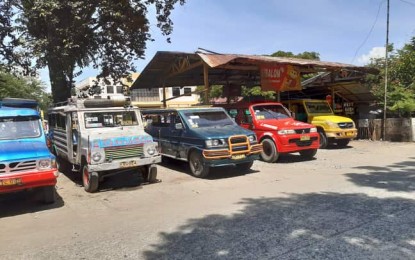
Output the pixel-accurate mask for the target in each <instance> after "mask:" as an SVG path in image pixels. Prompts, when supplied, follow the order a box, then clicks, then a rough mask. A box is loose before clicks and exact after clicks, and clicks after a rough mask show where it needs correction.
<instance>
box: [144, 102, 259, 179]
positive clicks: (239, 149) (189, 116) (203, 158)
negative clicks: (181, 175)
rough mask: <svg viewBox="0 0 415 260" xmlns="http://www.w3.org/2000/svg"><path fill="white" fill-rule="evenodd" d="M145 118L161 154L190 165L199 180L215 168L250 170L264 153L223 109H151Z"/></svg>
mask: <svg viewBox="0 0 415 260" xmlns="http://www.w3.org/2000/svg"><path fill="white" fill-rule="evenodd" d="M142 114H143V116H144V118H145V121H146V128H145V129H146V131H147V132H148V133H149V134H150V135H151V136H153V138H154V140H155V141H157V142H158V143H159V148H160V150H161V151H160V153H161V154H162V155H163V156H164V157H169V158H173V159H176V160H182V161H186V162H188V163H189V166H190V170H191V172H192V174H193V176H195V177H199V178H204V177H206V176H208V174H209V169H210V168H211V167H220V166H235V167H237V168H238V169H240V170H242V171H246V170H249V169H250V168H251V166H252V164H253V162H254V160H256V159H259V154H260V153H261V152H262V145H261V144H258V142H257V139H256V135H255V133H254V132H252V131H251V130H248V129H244V128H242V127H240V126H238V125H237V124H236V123H235V121H234V120H232V118H230V117H229V115H228V114H227V113H226V111H225V110H224V109H223V108H219V107H216V108H213V107H204V108H177V109H175V108H169V109H150V110H142Z"/></svg>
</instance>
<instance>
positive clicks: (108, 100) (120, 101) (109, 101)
mask: <svg viewBox="0 0 415 260" xmlns="http://www.w3.org/2000/svg"><path fill="white" fill-rule="evenodd" d="M62 106H75V107H77V108H100V107H129V106H131V99H130V97H129V96H124V95H107V96H106V97H105V96H94V97H93V98H78V97H75V96H74V97H71V98H68V100H67V101H63V102H58V103H55V104H53V105H52V107H62Z"/></svg>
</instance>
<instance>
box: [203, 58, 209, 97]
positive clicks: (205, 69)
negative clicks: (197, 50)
mask: <svg viewBox="0 0 415 260" xmlns="http://www.w3.org/2000/svg"><path fill="white" fill-rule="evenodd" d="M203 80H204V83H205V105H207V104H209V103H210V102H209V93H210V86H209V67H208V65H207V64H206V63H203Z"/></svg>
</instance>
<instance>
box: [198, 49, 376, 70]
mask: <svg viewBox="0 0 415 260" xmlns="http://www.w3.org/2000/svg"><path fill="white" fill-rule="evenodd" d="M197 54H198V55H199V56H200V57H201V58H202V59H203V61H204V62H206V63H207V64H208V65H209V66H210V67H211V68H215V67H219V66H221V65H225V64H228V63H230V62H237V63H245V64H261V63H278V64H288V65H294V66H300V67H302V66H303V67H304V66H306V67H315V68H325V69H348V70H358V71H371V70H372V69H370V68H367V67H362V66H356V65H352V64H346V63H339V62H327V61H318V60H307V59H298V58H286V57H272V56H262V55H239V54H206V53H197ZM373 72H374V71H373Z"/></svg>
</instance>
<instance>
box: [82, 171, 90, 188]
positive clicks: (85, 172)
mask: <svg viewBox="0 0 415 260" xmlns="http://www.w3.org/2000/svg"><path fill="white" fill-rule="evenodd" d="M82 178H83V180H84V186H87V185H89V172H88V169H87V168H86V167H84V169H83V174H82Z"/></svg>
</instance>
